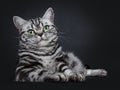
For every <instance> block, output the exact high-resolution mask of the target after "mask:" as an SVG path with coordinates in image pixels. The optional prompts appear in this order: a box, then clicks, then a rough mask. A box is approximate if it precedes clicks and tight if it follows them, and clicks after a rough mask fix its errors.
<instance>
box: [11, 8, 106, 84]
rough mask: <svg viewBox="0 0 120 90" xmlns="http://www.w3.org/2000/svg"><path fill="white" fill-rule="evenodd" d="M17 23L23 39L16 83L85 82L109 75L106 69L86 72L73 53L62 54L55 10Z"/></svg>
mask: <svg viewBox="0 0 120 90" xmlns="http://www.w3.org/2000/svg"><path fill="white" fill-rule="evenodd" d="M13 22H14V24H15V26H16V28H17V29H18V30H19V37H20V38H19V51H18V55H19V63H18V66H17V68H16V81H22V82H25V81H30V82H42V81H46V80H53V81H70V80H73V81H83V80H85V77H86V76H106V75H107V71H106V70H104V69H86V68H85V67H84V65H83V64H82V61H81V60H80V59H79V58H78V57H77V56H75V55H74V54H73V53H72V52H68V53H65V52H64V51H63V50H62V47H61V46H60V44H59V43H58V31H57V28H56V26H55V25H54V12H53V9H52V8H48V9H47V11H46V12H45V14H44V15H43V17H42V18H40V17H39V18H36V19H30V20H24V19H22V18H21V17H18V16H14V17H13Z"/></svg>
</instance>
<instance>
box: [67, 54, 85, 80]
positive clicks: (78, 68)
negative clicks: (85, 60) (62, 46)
mask: <svg viewBox="0 0 120 90" xmlns="http://www.w3.org/2000/svg"><path fill="white" fill-rule="evenodd" d="M67 56H68V61H69V62H68V63H69V67H70V69H71V70H72V72H73V73H74V80H75V81H84V80H85V68H84V65H83V64H82V62H81V60H80V59H79V58H78V57H76V56H75V55H74V54H73V53H67Z"/></svg>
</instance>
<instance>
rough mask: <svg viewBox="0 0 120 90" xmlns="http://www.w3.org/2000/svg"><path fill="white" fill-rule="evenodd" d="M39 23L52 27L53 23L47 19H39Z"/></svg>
mask: <svg viewBox="0 0 120 90" xmlns="http://www.w3.org/2000/svg"><path fill="white" fill-rule="evenodd" d="M40 21H41V22H42V23H43V25H53V23H52V22H50V20H48V19H43V18H41V19H40Z"/></svg>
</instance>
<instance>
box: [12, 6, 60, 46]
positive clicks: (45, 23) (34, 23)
mask: <svg viewBox="0 0 120 90" xmlns="http://www.w3.org/2000/svg"><path fill="white" fill-rule="evenodd" d="M13 21H14V24H15V26H16V27H17V29H19V33H20V40H21V42H23V43H24V44H26V45H29V46H37V47H44V46H49V45H54V44H55V43H56V42H57V39H58V36H57V30H56V27H55V25H54V12H53V9H52V8H49V9H47V11H46V12H45V14H44V15H43V17H42V18H40V17H39V18H36V19H30V20H28V21H27V20H24V19H22V18H20V17H18V16H14V17H13Z"/></svg>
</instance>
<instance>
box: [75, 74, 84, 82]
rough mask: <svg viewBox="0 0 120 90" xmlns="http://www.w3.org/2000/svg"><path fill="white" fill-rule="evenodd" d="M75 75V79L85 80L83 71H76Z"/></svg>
mask: <svg viewBox="0 0 120 90" xmlns="http://www.w3.org/2000/svg"><path fill="white" fill-rule="evenodd" d="M76 75H77V81H85V79H86V77H85V75H84V73H76Z"/></svg>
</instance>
